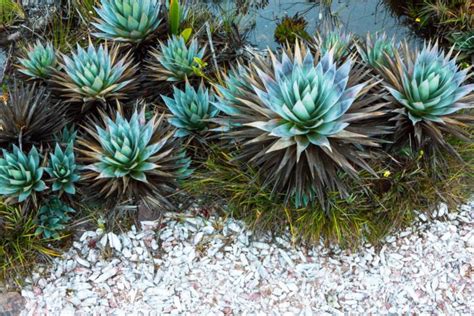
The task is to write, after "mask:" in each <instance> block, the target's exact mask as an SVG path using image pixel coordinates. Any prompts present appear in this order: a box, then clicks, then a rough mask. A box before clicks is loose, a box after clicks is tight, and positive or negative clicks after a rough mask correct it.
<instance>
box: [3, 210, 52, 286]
mask: <svg viewBox="0 0 474 316" xmlns="http://www.w3.org/2000/svg"><path fill="white" fill-rule="evenodd" d="M36 228H37V225H36V224H35V222H34V220H33V216H29V215H25V213H24V212H23V211H22V209H21V208H20V207H12V206H7V205H5V204H3V202H1V201H0V281H13V282H19V280H20V279H21V276H22V275H24V274H25V273H26V272H28V270H29V269H30V268H31V267H33V266H34V265H35V264H36V263H37V262H38V260H40V259H44V258H47V257H55V256H59V253H58V252H56V251H55V250H53V249H52V248H51V247H50V246H49V245H48V244H49V242H50V240H47V239H43V238H40V237H39V236H37V235H36V234H35V231H36Z"/></svg>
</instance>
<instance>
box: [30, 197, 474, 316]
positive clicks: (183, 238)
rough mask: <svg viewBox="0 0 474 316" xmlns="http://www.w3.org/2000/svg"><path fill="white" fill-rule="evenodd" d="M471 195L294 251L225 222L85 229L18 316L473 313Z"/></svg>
mask: <svg viewBox="0 0 474 316" xmlns="http://www.w3.org/2000/svg"><path fill="white" fill-rule="evenodd" d="M473 207H474V203H471V204H470V205H465V206H462V207H461V208H460V210H459V212H458V213H456V214H447V213H446V209H445V208H443V207H441V208H440V209H439V210H438V212H437V216H438V219H434V220H432V221H431V220H430V221H428V220H427V219H426V218H425V217H424V216H421V218H420V220H419V222H418V223H417V224H416V225H414V226H413V227H412V228H411V229H407V230H405V231H402V232H399V233H398V234H396V235H393V236H390V237H387V239H386V242H385V243H384V244H383V246H382V247H381V249H379V250H377V251H376V249H374V247H372V246H370V245H365V246H364V247H363V248H362V249H360V251H358V252H352V253H351V252H349V251H341V250H339V249H338V248H332V249H328V248H325V247H322V246H315V247H313V248H302V247H294V246H293V245H292V244H291V243H290V241H289V240H290V239H289V237H288V236H282V237H277V238H274V239H273V240H271V239H270V238H268V237H265V236H262V237H254V236H253V235H252V233H251V232H250V231H248V230H247V229H245V228H244V225H243V224H242V223H240V222H238V221H234V220H231V219H228V220H223V219H220V218H211V219H208V220H207V219H203V218H192V217H187V216H185V215H183V216H180V217H176V215H173V214H169V215H168V216H167V217H166V220H165V222H164V223H162V224H161V229H157V228H156V226H157V225H156V223H154V222H143V223H142V226H143V230H137V229H135V228H134V227H133V228H132V230H131V231H129V232H127V233H124V234H120V235H115V234H111V233H109V234H101V232H100V231H98V232H86V233H84V234H83V235H82V237H81V238H80V240H78V241H76V242H74V245H73V247H72V248H71V249H70V250H69V251H68V252H67V253H66V254H65V255H64V257H63V258H61V259H57V260H55V261H54V263H53V266H52V267H50V268H48V269H46V270H45V269H44V268H38V270H37V271H35V272H34V273H33V276H32V278H31V279H30V280H27V283H28V285H27V286H25V287H24V289H23V291H22V295H23V297H24V298H25V301H26V303H25V310H24V311H23V314H24V315H42V314H48V315H59V314H61V315H69V314H74V313H76V314H78V315H92V314H96V315H97V314H104V315H105V314H111V313H113V314H116V315H134V314H142V313H143V314H162V313H171V314H210V315H231V314H235V315H238V314H267V313H271V314H275V315H279V314H284V313H289V314H303V315H311V314H336V315H339V314H341V315H342V314H346V313H353V314H359V313H364V314H366V313H372V314H387V313H397V314H400V313H410V314H421V313H423V314H425V313H430V314H431V313H436V314H447V315H469V314H471V315H472V314H473V313H474V293H473V291H474V286H473V285H474V284H473V281H474V256H473V254H474V230H473V224H474V213H473Z"/></svg>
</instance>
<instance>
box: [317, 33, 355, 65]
mask: <svg viewBox="0 0 474 316" xmlns="http://www.w3.org/2000/svg"><path fill="white" fill-rule="evenodd" d="M351 41H352V35H351V34H346V33H343V32H342V31H340V30H335V31H329V32H325V33H319V34H318V35H317V36H316V38H315V44H316V48H317V49H319V50H320V51H321V54H322V55H324V54H326V53H328V52H329V51H333V55H334V60H336V61H337V60H340V59H341V58H344V57H347V56H348V55H349V53H350V46H351Z"/></svg>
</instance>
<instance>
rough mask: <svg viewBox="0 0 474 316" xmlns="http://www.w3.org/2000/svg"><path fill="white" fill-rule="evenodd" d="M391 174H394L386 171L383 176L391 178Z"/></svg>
mask: <svg viewBox="0 0 474 316" xmlns="http://www.w3.org/2000/svg"><path fill="white" fill-rule="evenodd" d="M391 174H392V173H391V172H390V171H389V170H387V171H385V172H384V173H383V176H384V177H385V178H388V177H390V175H391Z"/></svg>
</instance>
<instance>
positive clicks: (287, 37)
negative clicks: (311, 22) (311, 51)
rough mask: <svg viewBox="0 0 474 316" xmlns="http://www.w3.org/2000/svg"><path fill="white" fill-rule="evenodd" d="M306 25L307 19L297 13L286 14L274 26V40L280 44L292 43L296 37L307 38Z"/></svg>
mask: <svg viewBox="0 0 474 316" xmlns="http://www.w3.org/2000/svg"><path fill="white" fill-rule="evenodd" d="M307 26H308V21H306V20H305V18H304V17H302V16H299V15H298V14H296V15H295V16H292V17H290V16H288V15H286V16H285V17H283V19H281V21H280V22H279V23H278V25H277V26H276V28H275V34H274V37H275V40H276V41H277V42H278V43H280V44H286V43H289V44H293V43H295V41H296V39H298V38H303V39H309V37H310V36H309V34H308V32H306V27H307Z"/></svg>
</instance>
